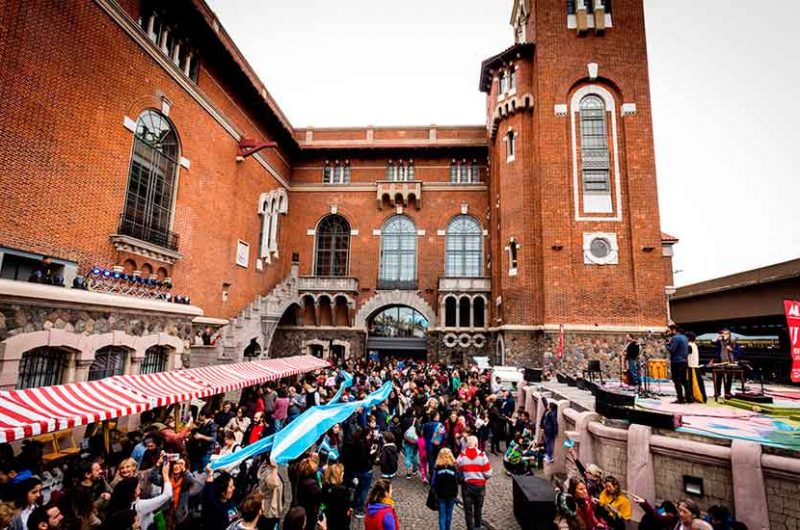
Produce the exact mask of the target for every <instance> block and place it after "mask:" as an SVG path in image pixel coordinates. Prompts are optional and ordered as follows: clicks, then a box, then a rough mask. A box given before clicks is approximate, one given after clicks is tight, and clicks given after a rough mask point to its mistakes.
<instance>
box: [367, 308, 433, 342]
mask: <svg viewBox="0 0 800 530" xmlns="http://www.w3.org/2000/svg"><path fill="white" fill-rule="evenodd" d="M428 325H429V323H428V319H427V318H425V315H423V314H422V313H420V312H419V311H417V310H416V309H413V308H411V307H405V306H391V307H387V308H385V309H383V310H381V312H380V313H378V314H376V315H375V316H374V317H373V318H372V319H371V320H370V324H369V334H370V336H372V337H387V338H422V337H424V336H425V333H426V332H427V330H428Z"/></svg>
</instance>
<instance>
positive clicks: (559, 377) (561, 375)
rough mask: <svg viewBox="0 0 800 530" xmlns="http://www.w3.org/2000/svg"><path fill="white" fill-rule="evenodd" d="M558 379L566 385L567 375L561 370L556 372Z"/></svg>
mask: <svg viewBox="0 0 800 530" xmlns="http://www.w3.org/2000/svg"><path fill="white" fill-rule="evenodd" d="M556 381H558V382H559V383H561V384H562V385H566V384H567V376H566V375H564V374H562V373H561V372H557V373H556Z"/></svg>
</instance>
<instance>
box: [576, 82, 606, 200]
mask: <svg viewBox="0 0 800 530" xmlns="http://www.w3.org/2000/svg"><path fill="white" fill-rule="evenodd" d="M580 123H581V162H582V174H583V191H585V192H593V191H594V192H609V191H610V190H611V179H610V176H609V171H610V170H609V168H610V156H609V152H608V129H607V126H606V105H605V102H604V101H603V99H602V98H601V97H600V96H597V95H595V94H590V95H588V96H586V97H584V98H583V99H581V102H580Z"/></svg>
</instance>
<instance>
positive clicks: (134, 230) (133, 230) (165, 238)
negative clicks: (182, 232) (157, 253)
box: [119, 213, 179, 251]
mask: <svg viewBox="0 0 800 530" xmlns="http://www.w3.org/2000/svg"><path fill="white" fill-rule="evenodd" d="M119 234H120V235H123V236H130V237H133V238H136V239H139V240H141V241H147V242H148V243H152V244H154V245H158V246H159V247H162V248H166V249H169V250H175V251H177V250H178V237H179V236H178V234H176V233H175V232H170V231H169V230H164V229H162V228H157V227H154V226H150V225H149V224H146V223H145V222H144V221H143V220H142V219H138V218H136V217H134V216H132V215H126V214H124V213H123V214H122V215H120V216H119Z"/></svg>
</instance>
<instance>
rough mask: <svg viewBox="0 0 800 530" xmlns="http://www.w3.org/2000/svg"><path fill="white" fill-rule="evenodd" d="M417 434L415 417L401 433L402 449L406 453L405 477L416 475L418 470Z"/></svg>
mask: <svg viewBox="0 0 800 530" xmlns="http://www.w3.org/2000/svg"><path fill="white" fill-rule="evenodd" d="M418 441H419V434H418V433H417V419H416V418H414V421H413V423H412V424H411V425H410V426H409V427H408V428H407V429H406V430H405V432H404V433H403V450H404V451H405V455H406V478H407V479H410V478H411V475H416V474H417V471H419V447H418V446H417V443H418Z"/></svg>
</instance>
